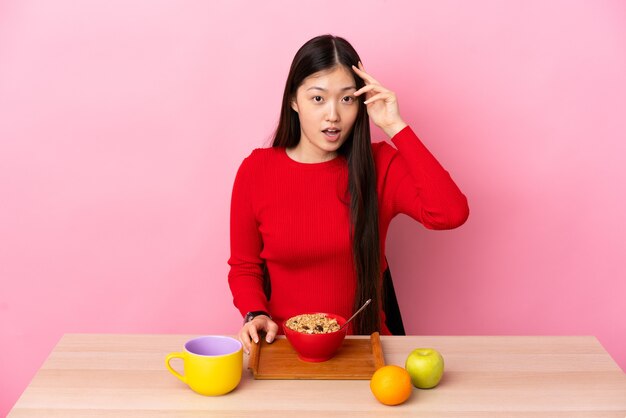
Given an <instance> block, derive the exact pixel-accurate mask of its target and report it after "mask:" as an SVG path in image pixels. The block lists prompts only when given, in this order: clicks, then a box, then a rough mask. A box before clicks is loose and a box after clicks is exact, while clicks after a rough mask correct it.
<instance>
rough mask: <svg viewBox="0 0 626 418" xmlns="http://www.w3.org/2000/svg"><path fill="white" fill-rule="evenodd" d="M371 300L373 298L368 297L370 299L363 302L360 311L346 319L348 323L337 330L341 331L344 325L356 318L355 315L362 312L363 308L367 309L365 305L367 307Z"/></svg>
mask: <svg viewBox="0 0 626 418" xmlns="http://www.w3.org/2000/svg"><path fill="white" fill-rule="evenodd" d="M371 301H372V299H368V300H366V301H365V303H364V304H363V306H361V307H360V308H359V310H358V311H356V312H355V313H354V315H352V316H351V317H350V319H348V320H347V321H346V323H345V324H343V325H342V326H341V327H340V328H339V329H338V330H337V332H339V331H341V330H342V329H343V327H345V326H346V325H348V322H350V321H352V320H353V319H354V317H355V316H357V315H358V314H359V312H361V311H362V310H363V309H365V307H366V306H367V305H369V304H370V302H371Z"/></svg>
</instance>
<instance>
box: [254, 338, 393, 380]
mask: <svg viewBox="0 0 626 418" xmlns="http://www.w3.org/2000/svg"><path fill="white" fill-rule="evenodd" d="M384 365H385V359H384V357H383V350H382V346H381V344H380V337H379V335H378V332H375V333H373V334H372V335H370V338H369V339H368V338H355V337H354V336H350V335H349V336H346V339H345V340H344V341H343V344H342V345H341V348H339V351H337V354H336V355H335V357H333V358H331V359H330V360H327V361H323V362H321V363H310V362H306V361H302V360H300V359H299V358H298V355H297V353H296V351H295V350H294V349H293V347H291V344H289V341H287V339H286V338H285V336H284V335H283V336H278V337H276V339H275V340H274V342H273V343H271V344H268V343H267V342H265V340H264V339H263V338H261V339H260V342H259V343H258V344H254V343H253V344H252V348H251V349H250V358H249V359H248V369H250V370H252V374H253V375H254V378H255V379H327V380H328V379H339V380H369V379H371V377H372V375H373V374H374V372H375V371H376V370H377V369H378V368H379V367H382V366H384Z"/></svg>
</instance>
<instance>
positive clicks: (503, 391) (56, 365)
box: [9, 334, 626, 418]
mask: <svg viewBox="0 0 626 418" xmlns="http://www.w3.org/2000/svg"><path fill="white" fill-rule="evenodd" d="M194 337H196V336H195V335H111V334H68V335H64V336H63V337H62V338H61V340H60V341H59V343H58V344H57V345H56V347H55V348H54V350H53V351H52V353H51V354H50V356H49V357H48V359H47V360H46V362H45V363H44V365H43V366H42V367H41V369H40V370H39V371H38V372H37V374H36V375H35V377H34V378H33V380H32V381H31V383H30V385H29V386H28V387H27V388H26V390H25V391H24V393H23V394H22V396H21V397H20V399H19V400H18V402H17V403H16V404H15V406H14V408H13V409H12V410H11V412H10V413H9V417H10V418H18V417H64V418H71V417H139V418H141V417H179V418H186V417H206V416H220V417H237V416H254V417H269V416H271V417H282V416H285V417H287V416H288V417H294V416H298V417H307V416H316V417H317V416H324V417H325V418H327V417H332V416H353V417H381V416H383V417H384V416H411V417H429V418H438V417H455V418H457V417H474V418H477V417H480V418H489V417H551V418H558V417H567V418H576V417H594V418H598V417H619V418H624V417H626V374H624V372H622V370H621V369H620V368H619V367H618V366H617V364H616V363H615V362H614V361H613V359H612V358H611V357H610V356H609V355H608V354H607V352H606V351H605V350H604V348H603V347H602V345H601V344H600V343H599V342H598V340H597V339H596V338H594V337H590V336H560V337H549V336H497V337H496V336H479V337H474V336H406V337H404V336H403V337H400V336H382V337H381V342H382V347H383V352H384V356H385V362H386V364H397V365H401V366H403V365H404V361H405V359H406V357H407V355H408V353H409V352H411V350H413V349H414V348H418V347H432V348H435V349H437V350H438V351H439V352H441V354H442V355H443V357H444V359H445V373H444V377H443V379H442V381H441V383H440V384H439V386H437V387H436V388H434V389H429V390H421V389H413V392H412V394H411V397H410V398H409V400H408V401H407V402H405V403H404V404H402V405H398V406H393V407H390V406H385V405H382V404H380V403H378V401H376V399H375V398H374V397H373V395H372V393H371V392H370V389H369V381H367V380H254V378H253V377H252V374H251V372H250V371H249V370H248V369H247V361H248V357H247V356H245V355H244V372H243V377H242V380H241V383H240V384H239V386H238V387H237V388H236V389H235V390H234V391H233V392H231V393H229V394H227V395H224V396H219V397H205V396H201V395H198V394H196V393H195V392H193V391H191V390H190V389H188V388H187V386H185V385H184V384H183V383H182V382H181V381H180V380H178V379H176V378H175V377H174V376H173V375H171V374H170V373H169V371H167V369H166V368H165V365H164V359H165V355H166V354H167V353H169V352H173V351H180V350H181V349H182V346H183V345H184V343H185V342H186V341H187V340H189V339H191V338H194ZM353 338H367V337H353ZM173 363H176V361H174V362H173ZM179 366H180V367H179ZM174 367H176V368H179V369H180V368H182V364H178V363H176V364H175V365H174Z"/></svg>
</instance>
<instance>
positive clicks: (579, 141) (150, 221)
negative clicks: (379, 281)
mask: <svg viewBox="0 0 626 418" xmlns="http://www.w3.org/2000/svg"><path fill="white" fill-rule="evenodd" d="M625 17H626V3H624V2H622V1H619V0H617V1H596V2H589V1H549V2H546V1H531V2H528V1H518V2H499V1H479V2H471V3H467V2H462V1H437V2H414V1H404V2H400V1H396V2H393V3H391V2H385V1H370V2H366V3H364V2H362V1H348V2H336V1H317V2H315V3H314V4H313V3H309V4H307V5H306V6H304V5H302V6H294V5H292V6H290V7H289V8H286V7H285V5H284V3H283V2H279V1H272V2H263V3H260V2H246V3H242V2H206V1H180V2H173V1H152V0H150V1H148V0H145V1H132V2H128V1H121V0H118V1H110V0H106V1H104V0H102V1H90V2H74V1H61V0H59V1H55V2H44V1H17V0H16V1H4V2H1V3H0V158H1V159H0V162H1V164H0V196H2V204H1V205H0V237H1V238H0V279H1V280H2V292H1V293H0V333H1V334H0V337H1V340H2V344H0V362H1V363H2V364H1V365H0V369H1V370H2V373H0V416H1V415H4V413H6V411H7V410H8V409H9V408H10V407H11V405H13V403H14V402H15V401H16V400H17V398H18V397H19V394H20V393H21V392H22V390H23V389H24V387H25V386H26V385H27V384H28V382H29V381H30V379H31V378H32V376H33V375H34V373H35V372H36V370H37V369H38V367H39V366H40V365H41V364H42V362H43V361H44V360H45V358H46V355H47V354H48V353H49V351H50V350H51V349H52V347H53V346H54V344H55V343H56V342H57V340H58V339H59V338H60V336H61V335H62V334H63V333H67V332H92V333H98V332H116V333H228V334H234V333H235V332H236V331H237V330H238V328H239V325H240V321H241V318H240V317H239V315H238V313H237V311H236V310H235V308H234V307H233V306H232V303H231V295H230V293H229V290H228V287H227V282H226V275H227V272H228V270H227V264H226V260H227V259H228V255H229V250H228V248H229V244H228V242H229V237H228V214H229V203H230V202H229V200H230V191H231V186H232V181H233V178H234V174H235V172H236V170H237V167H238V165H239V163H240V162H241V160H242V158H243V157H244V156H246V155H248V154H249V152H250V151H251V149H252V148H254V147H259V146H263V145H265V144H266V143H267V139H268V136H269V135H270V133H271V131H272V129H273V127H274V124H275V122H276V120H277V116H278V111H279V104H280V95H281V93H282V89H283V85H284V84H283V83H284V79H285V77H286V75H287V71H288V67H289V64H290V62H291V59H292V57H293V54H294V53H295V52H296V50H297V48H298V47H299V46H300V45H301V44H302V43H303V42H305V41H306V40H308V39H309V38H311V37H313V36H315V35H318V34H321V33H326V32H331V33H333V34H337V35H340V36H345V37H346V38H347V39H348V40H350V41H351V42H352V43H353V44H354V46H355V47H356V48H357V50H358V51H359V53H360V54H361V56H362V57H363V61H364V64H365V67H366V69H367V70H368V71H370V72H371V73H372V74H373V75H374V76H376V77H377V78H378V79H379V80H381V82H383V83H384V84H385V85H386V86H387V87H388V88H390V89H392V90H394V91H396V92H397V94H398V98H399V103H400V109H401V112H402V115H403V116H404V118H405V119H406V120H407V121H408V122H409V123H410V124H411V126H412V127H413V128H414V130H415V131H416V132H417V133H418V135H419V136H420V137H421V138H422V139H423V141H424V142H425V143H426V144H427V146H429V147H430V149H431V150H432V151H433V152H434V153H435V155H436V156H438V158H439V159H440V161H441V162H442V163H443V164H444V166H446V167H447V168H448V170H449V171H450V172H451V173H452V174H453V177H454V178H455V179H456V180H457V182H458V184H459V185H460V186H461V188H462V189H463V190H464V191H465V192H466V194H467V196H468V198H469V200H470V207H471V215H470V219H469V221H468V222H467V224H465V225H464V226H463V227H462V228H460V229H458V230H454V231H445V232H432V231H427V230H425V229H424V228H423V227H421V225H419V224H416V223H414V222H412V221H410V220H409V219H408V218H406V217H399V218H398V219H396V220H395V221H394V223H392V227H391V231H390V235H389V239H388V258H389V261H390V264H391V268H392V273H393V275H394V278H395V281H396V287H397V291H398V293H399V300H400V304H401V307H402V310H403V313H404V316H405V321H406V325H407V328H408V331H409V332H410V333H411V334H554V335H571V334H589V335H595V336H597V337H598V338H599V340H600V341H601V343H602V344H603V345H604V347H605V348H606V349H607V350H608V351H609V352H610V353H611V355H612V356H613V358H614V359H615V360H616V361H617V362H618V363H619V364H620V365H621V367H622V368H626V308H625V306H626V304H624V302H623V299H624V295H625V294H626V285H625V281H624V276H626V275H625V274H624V273H625V269H624V265H623V263H622V261H621V260H620V257H619V256H623V254H624V253H625V252H626V251H625V250H626V245H625V244H624V242H625V241H624V237H625V236H626V219H625V216H624V214H625V213H626V194H625V193H624V186H623V184H624V182H626V157H624V155H626V141H625V139H626V122H625V120H626V118H624V113H625V110H626V99H625V98H626V81H625V78H624V76H623V75H624V74H625V73H626V18H625ZM375 132H376V133H377V138H378V139H381V138H382V133H381V132H380V131H378V130H376V131H375Z"/></svg>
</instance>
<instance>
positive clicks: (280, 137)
mask: <svg viewBox="0 0 626 418" xmlns="http://www.w3.org/2000/svg"><path fill="white" fill-rule="evenodd" d="M359 61H360V58H359V55H358V54H357V52H356V51H355V50H354V48H353V47H352V45H350V43H349V42H348V41H346V40H345V39H343V38H341V37H338V36H333V35H330V34H328V35H321V36H317V37H315V38H313V39H311V40H309V41H308V42H306V43H305V44H304V45H302V47H301V48H300V49H299V50H298V52H297V53H296V55H295V57H294V59H293V62H292V63H291V69H290V70H289V75H288V77H287V82H286V83H285V91H284V94H283V101H282V105H281V112H280V119H279V122H278V127H277V128H276V132H275V134H274V140H273V143H272V146H273V147H287V148H289V147H294V146H296V145H297V144H298V143H299V142H300V120H299V117H298V113H297V112H296V111H295V110H293V108H292V107H291V101H292V100H294V98H295V97H296V93H297V90H298V87H299V86H300V85H301V84H302V83H303V82H304V79H305V78H307V77H309V76H310V75H312V74H314V73H317V72H320V71H326V70H332V69H334V68H337V67H339V66H344V67H345V68H346V69H347V70H348V71H349V72H350V73H351V74H352V76H353V77H354V82H355V84H356V88H357V90H358V89H360V88H361V87H363V86H364V85H365V83H364V81H363V80H362V79H361V77H359V76H358V75H357V74H355V73H354V70H352V67H351V66H352V65H355V66H358V62H359ZM359 98H360V96H359ZM357 100H358V103H359V110H358V114H357V117H356V120H355V122H354V126H353V129H352V132H351V133H350V135H349V137H348V138H347V139H346V141H345V142H344V143H343V145H342V146H341V147H340V148H339V150H338V151H337V152H338V153H339V154H340V155H343V156H344V157H345V158H346V160H347V162H348V190H347V191H346V192H347V194H349V199H350V223H351V229H350V237H351V241H352V253H353V259H354V267H355V273H356V277H357V286H356V289H357V290H356V294H355V298H354V307H353V308H354V311H356V309H358V308H359V307H360V306H361V305H363V303H365V301H366V300H367V299H370V298H371V299H372V303H371V307H368V308H366V309H365V310H364V311H363V312H362V313H361V314H359V315H357V317H356V318H354V320H353V323H354V325H353V330H354V334H370V333H372V332H374V331H380V320H381V318H380V307H381V280H380V278H381V270H380V267H381V265H380V263H381V256H380V242H379V233H378V197H377V193H376V169H375V166H374V158H373V155H372V147H371V136H370V127H369V116H368V115H367V108H366V105H365V104H363V100H360V99H357Z"/></svg>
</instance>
